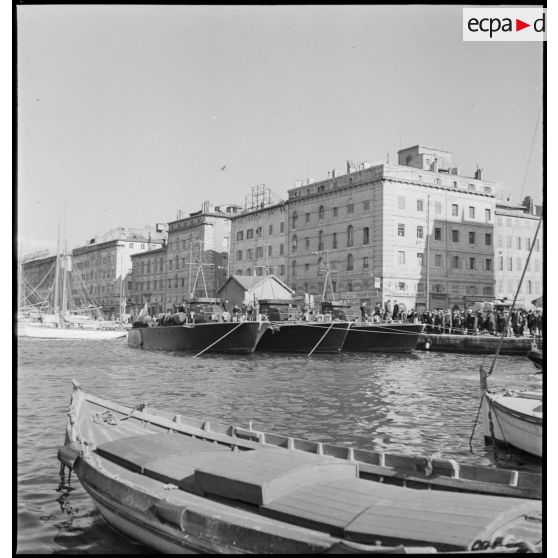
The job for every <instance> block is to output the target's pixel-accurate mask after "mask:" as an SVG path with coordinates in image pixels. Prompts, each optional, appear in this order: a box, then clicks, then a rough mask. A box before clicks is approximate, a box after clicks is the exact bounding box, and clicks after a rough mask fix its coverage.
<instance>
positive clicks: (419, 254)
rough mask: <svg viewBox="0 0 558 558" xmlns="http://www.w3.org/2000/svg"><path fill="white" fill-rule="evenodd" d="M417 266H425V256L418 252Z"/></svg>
mask: <svg viewBox="0 0 558 558" xmlns="http://www.w3.org/2000/svg"><path fill="white" fill-rule="evenodd" d="M417 264H418V265H419V266H420V267H422V266H423V265H424V254H423V253H422V252H417Z"/></svg>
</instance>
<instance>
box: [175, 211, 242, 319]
mask: <svg viewBox="0 0 558 558" xmlns="http://www.w3.org/2000/svg"><path fill="white" fill-rule="evenodd" d="M239 209H240V207H239V206H237V205H226V206H212V205H210V203H209V202H204V204H203V207H202V209H201V211H196V212H194V213H190V214H188V215H184V213H183V212H179V214H178V216H177V219H176V220H175V221H171V222H170V223H169V224H168V235H169V236H168V248H167V254H166V258H167V266H166V273H167V290H166V302H165V304H166V306H165V309H166V310H171V309H172V308H173V307H175V306H176V305H177V304H180V303H181V302H182V301H184V300H187V299H189V298H192V297H199V296H206V294H207V296H215V291H216V290H217V289H218V288H219V287H220V286H221V285H222V284H223V282H224V281H225V279H226V278H227V276H228V274H229V271H230V269H229V251H230V248H229V247H230V236H231V217H233V216H234V215H236V214H237V213H238V211H239Z"/></svg>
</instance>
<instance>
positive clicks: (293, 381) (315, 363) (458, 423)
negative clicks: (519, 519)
mask: <svg viewBox="0 0 558 558" xmlns="http://www.w3.org/2000/svg"><path fill="white" fill-rule="evenodd" d="M490 362H491V357H490V356H489V355H485V356H483V355H460V354H446V353H429V352H416V353H413V354H358V353H353V354H340V355H312V357H311V358H306V357H305V356H304V355H288V354H285V355H277V354H273V355H266V354H259V353H256V354H253V355H249V356H231V355H212V354H205V355H203V356H201V357H199V358H195V359H194V358H192V355H191V354H186V355H185V354H177V353H164V352H150V351H143V350H140V349H134V348H130V347H128V346H127V344H126V340H125V339H123V340H116V341H76V340H68V341H56V340H42V339H25V338H24V339H20V340H19V341H18V380H17V506H18V510H17V552H18V553H44V554H51V553H61V554H80V553H83V554H85V553H87V554H131V553H135V554H137V553H149V551H148V550H147V549H145V548H143V547H140V546H138V545H136V544H135V543H133V542H131V541H129V540H127V539H126V538H124V537H122V536H121V535H119V534H118V533H116V532H115V531H113V530H112V529H111V528H110V527H109V526H108V525H106V524H105V523H104V521H103V520H102V519H101V517H100V515H99V514H98V512H97V511H96V509H95V508H94V505H93V502H92V500H91V499H90V498H89V497H88V495H87V494H86V493H85V491H84V490H83V489H82V488H81V486H80V485H79V481H78V480H77V479H75V478H73V481H72V488H73V489H72V490H67V489H61V488H60V476H59V463H58V461H57V459H56V452H57V448H58V446H60V445H61V444H62V443H63V440H64V429H65V420H66V413H67V411H68V404H69V400H70V394H71V390H72V384H71V380H72V379H76V380H77V381H78V382H79V383H80V384H81V386H82V387H83V389H84V390H86V391H90V392H92V393H95V394H98V395H100V396H104V397H107V398H111V399H116V400H119V401H122V402H124V403H131V404H136V403H140V402H142V401H147V402H148V403H149V404H150V405H152V406H153V407H156V408H160V409H162V410H167V411H171V412H176V413H179V414H182V415H186V416H197V417H200V418H204V419H208V420H212V421H217V422H225V423H229V422H230V423H235V424H238V425H243V426H248V423H249V421H252V422H253V427H254V428H255V429H258V430H267V431H270V432H275V433H278V434H287V435H291V436H296V437H301V438H307V439H311V440H316V441H323V442H328V443H336V444H340V445H351V446H354V447H360V448H362V449H370V450H383V451H387V452H393V453H405V454H422V455H433V454H436V455H438V456H442V457H447V458H453V459H457V460H460V461H462V462H468V463H476V464H481V465H493V464H494V461H493V454H492V450H491V449H490V448H486V447H485V445H484V440H483V437H482V434H481V426H480V424H479V425H478V426H477V429H476V432H475V436H474V438H473V441H472V447H473V451H472V452H471V451H470V448H469V438H470V436H471V432H472V429H473V424H474V422H475V417H476V414H477V410H478V406H479V400H480V388H479V366H480V365H481V364H484V365H485V366H489V365H490ZM541 384H542V376H541V375H538V374H536V369H535V367H534V366H533V365H532V364H531V363H530V362H529V361H528V360H527V359H526V358H525V357H511V356H508V357H501V358H500V359H499V360H498V363H497V367H496V369H495V372H494V374H493V375H492V376H491V377H490V385H491V386H502V387H503V386H505V387H507V388H508V389H514V388H525V387H528V388H539V387H541ZM499 466H501V467H506V466H508V467H514V468H520V469H526V470H533V471H540V466H538V465H536V464H528V463H521V462H519V461H517V460H511V461H503V462H499Z"/></svg>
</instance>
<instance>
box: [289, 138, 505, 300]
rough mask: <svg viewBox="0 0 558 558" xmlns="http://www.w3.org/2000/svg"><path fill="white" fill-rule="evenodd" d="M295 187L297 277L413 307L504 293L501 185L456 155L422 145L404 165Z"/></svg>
mask: <svg viewBox="0 0 558 558" xmlns="http://www.w3.org/2000/svg"><path fill="white" fill-rule="evenodd" d="M348 171H350V172H347V174H345V175H342V176H336V175H335V172H332V175H331V177H330V178H328V179H327V180H322V181H319V182H315V183H312V184H305V185H303V186H298V187H296V188H293V189H291V190H289V200H288V215H289V219H288V231H287V234H288V241H287V255H288V273H287V280H286V282H287V284H288V285H289V286H291V287H293V288H295V289H296V293H297V295H299V296H300V295H302V294H303V293H305V292H306V293H310V294H314V295H321V294H322V291H323V278H324V277H325V275H324V272H325V269H326V268H327V267H328V268H329V271H330V273H331V276H332V278H333V281H332V283H333V289H334V290H335V291H336V293H337V296H338V297H340V298H343V299H346V300H348V301H350V302H351V303H352V305H353V306H354V307H355V309H356V308H357V307H358V305H359V304H360V302H361V301H363V300H365V301H367V302H369V303H370V304H372V305H374V304H375V303H380V304H383V303H384V302H386V301H387V300H388V299H390V300H392V301H393V300H397V301H398V302H399V303H401V302H403V303H405V305H406V306H407V307H408V308H417V309H424V308H425V307H426V306H427V305H428V306H429V307H431V308H436V307H443V308H447V307H451V306H453V305H454V304H458V305H460V306H463V305H464V304H467V301H470V300H478V299H479V298H482V299H484V300H486V299H491V298H493V297H494V246H493V238H494V210H495V201H494V192H493V190H494V186H495V185H494V183H492V182H487V181H485V180H482V175H481V171H480V169H478V170H477V172H476V173H475V177H474V178H472V177H468V176H464V175H462V174H460V173H459V169H458V168H456V167H452V155H451V153H449V152H447V151H443V150H439V149H431V148H425V147H422V146H418V145H417V146H414V147H411V148H407V149H403V150H401V151H399V164H397V165H396V164H388V163H378V164H375V165H371V166H368V165H365V166H363V168H361V169H359V170H357V171H353V169H352V168H351V169H349V168H348Z"/></svg>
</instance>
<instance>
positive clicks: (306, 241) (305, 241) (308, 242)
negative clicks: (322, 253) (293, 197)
mask: <svg viewBox="0 0 558 558" xmlns="http://www.w3.org/2000/svg"><path fill="white" fill-rule="evenodd" d="M304 247H305V248H306V250H308V249H309V248H310V239H309V238H308V237H306V238H305V239H304Z"/></svg>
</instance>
